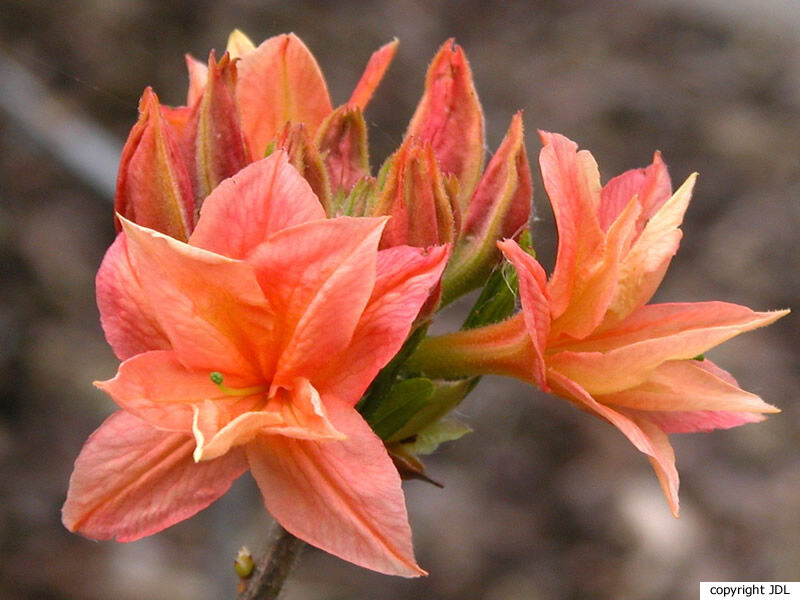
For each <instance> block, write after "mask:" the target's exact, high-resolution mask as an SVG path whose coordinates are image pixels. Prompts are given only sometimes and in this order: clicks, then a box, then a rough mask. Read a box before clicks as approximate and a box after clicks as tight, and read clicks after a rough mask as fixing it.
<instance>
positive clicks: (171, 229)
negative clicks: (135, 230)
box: [114, 88, 194, 241]
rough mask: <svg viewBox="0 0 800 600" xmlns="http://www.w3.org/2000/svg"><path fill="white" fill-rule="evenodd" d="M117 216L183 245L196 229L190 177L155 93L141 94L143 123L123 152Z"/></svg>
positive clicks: (134, 127)
mask: <svg viewBox="0 0 800 600" xmlns="http://www.w3.org/2000/svg"><path fill="white" fill-rule="evenodd" d="M114 210H115V211H116V213H117V214H119V215H122V216H123V217H125V218H126V219H128V220H130V221H133V222H135V223H137V224H138V225H142V226H144V227H149V228H151V229H155V230H156V231H160V232H161V233H164V234H166V235H169V236H172V237H174V238H176V239H179V240H181V241H186V240H187V239H189V234H190V233H191V231H192V229H193V228H194V197H193V194H192V184H191V179H190V177H189V171H188V169H187V166H186V164H185V162H184V160H183V156H182V154H181V150H180V147H179V144H178V140H177V137H176V135H175V132H174V131H173V130H172V128H171V127H170V125H169V123H168V121H167V118H166V117H165V115H164V113H163V112H162V108H161V106H160V105H159V102H158V97H157V96H156V94H155V92H153V90H152V89H151V88H147V89H146V90H145V91H144V94H142V98H141V100H140V101H139V120H138V122H137V123H136V125H134V126H133V128H132V129H131V132H130V134H129V135H128V140H127V142H125V147H124V148H123V149H122V157H121V158H120V165H119V174H118V175H117V192H116V196H115V198H114ZM119 229H120V225H119V222H117V230H118V231H119Z"/></svg>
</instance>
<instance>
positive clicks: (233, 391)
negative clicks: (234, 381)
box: [209, 371, 269, 396]
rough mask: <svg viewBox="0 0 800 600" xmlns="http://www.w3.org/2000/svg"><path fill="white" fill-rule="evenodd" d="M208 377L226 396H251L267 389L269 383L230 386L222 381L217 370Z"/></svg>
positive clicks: (220, 374) (222, 378)
mask: <svg viewBox="0 0 800 600" xmlns="http://www.w3.org/2000/svg"><path fill="white" fill-rule="evenodd" d="M209 377H210V379H211V381H212V383H213V384H214V385H216V386H217V387H218V388H219V390H220V391H221V392H222V393H223V394H225V395H226V396H252V395H253V394H262V393H264V392H268V391H269V385H251V386H250V387H243V388H231V387H228V386H227V385H225V384H224V383H223V381H224V380H225V378H224V377H223V376H222V373H220V372H219V371H212V372H211V373H210V374H209Z"/></svg>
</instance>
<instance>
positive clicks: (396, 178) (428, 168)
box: [373, 138, 460, 248]
mask: <svg viewBox="0 0 800 600" xmlns="http://www.w3.org/2000/svg"><path fill="white" fill-rule="evenodd" d="M452 190H453V188H452V185H448V181H447V178H446V177H445V176H444V175H443V174H442V172H441V170H440V168H439V163H438V161H437V160H436V156H435V155H434V149H433V146H432V145H431V144H430V143H428V142H422V141H420V140H416V139H414V138H410V139H407V140H406V141H405V142H404V143H403V145H402V146H400V148H399V149H398V150H397V152H395V154H394V155H392V157H390V158H389V161H388V168H386V170H385V176H384V180H383V182H382V186H381V190H380V196H379V198H378V203H377V206H376V207H375V210H374V213H373V214H374V215H375V216H378V215H389V216H391V217H392V218H391V219H390V220H389V222H388V223H387V224H386V228H385V229H384V230H383V237H382V238H381V247H382V248H390V247H392V246H399V245H403V244H405V245H409V246H417V247H419V248H426V247H428V246H433V245H440V244H449V243H452V242H454V241H455V237H456V232H457V231H458V227H459V224H460V212H459V209H458V204H457V202H456V200H455V196H454V195H453V194H452V193H451V192H452Z"/></svg>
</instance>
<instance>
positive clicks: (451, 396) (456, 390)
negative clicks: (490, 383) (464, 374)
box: [383, 377, 477, 443]
mask: <svg viewBox="0 0 800 600" xmlns="http://www.w3.org/2000/svg"><path fill="white" fill-rule="evenodd" d="M406 381H427V382H429V383H430V385H431V393H430V394H429V396H428V398H427V401H426V402H425V403H424V404H421V405H420V407H419V409H418V410H417V411H415V412H414V413H413V414H411V415H410V417H409V418H407V419H406V420H405V421H404V422H403V423H402V424H401V426H400V427H397V428H395V430H394V431H393V432H392V433H391V434H390V435H389V437H387V438H383V439H386V441H387V442H389V443H392V442H402V441H403V440H407V439H411V438H414V437H415V436H418V435H419V434H420V433H421V432H422V431H424V430H425V429H426V428H428V427H430V426H431V425H434V424H436V423H437V422H439V421H440V420H441V419H442V417H444V416H445V415H446V414H447V413H449V412H450V411H451V410H453V409H454V408H455V407H456V406H458V405H459V404H460V403H461V401H462V400H463V399H464V398H465V397H466V395H467V394H469V393H470V392H471V391H472V390H473V388H474V387H475V385H476V384H477V377H472V378H470V379H462V380H460V381H439V382H436V383H434V382H432V381H431V380H430V379H427V378H423V377H419V378H416V379H407V380H406ZM401 383H405V381H404V382H401ZM396 387H399V385H398V386H396Z"/></svg>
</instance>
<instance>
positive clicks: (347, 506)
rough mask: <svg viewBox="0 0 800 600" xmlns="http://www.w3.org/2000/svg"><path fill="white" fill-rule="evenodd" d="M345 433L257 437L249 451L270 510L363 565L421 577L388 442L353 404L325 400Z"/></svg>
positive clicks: (300, 533)
mask: <svg viewBox="0 0 800 600" xmlns="http://www.w3.org/2000/svg"><path fill="white" fill-rule="evenodd" d="M326 406H327V409H328V414H329V416H330V418H331V421H332V422H333V423H334V425H335V426H336V427H337V429H339V430H340V431H342V432H344V433H345V434H346V435H347V439H346V440H343V441H331V442H318V441H309V440H298V439H292V438H287V437H284V436H259V437H258V438H256V440H254V441H253V442H251V443H250V444H248V446H247V456H248V460H249V462H250V468H251V469H252V473H253V477H255V479H256V482H258V486H259V488H261V493H262V494H263V495H264V503H265V505H266V507H267V510H269V512H270V513H271V514H272V516H274V517H275V519H276V520H277V521H278V522H279V523H280V524H281V525H282V526H283V527H284V528H286V530H287V531H289V532H290V533H292V534H293V535H295V536H297V537H299V538H300V539H302V540H305V541H307V542H308V543H310V544H313V545H314V546H317V547H318V548H321V549H323V550H325V551H326V552H330V553H331V554H334V555H336V556H339V557H341V558H343V559H345V560H348V561H350V562H353V563H355V564H357V565H360V566H362V567H366V568H368V569H373V570H375V571H379V572H381V573H387V574H390V575H403V576H406V577H415V576H419V575H424V574H425V572H424V571H423V570H422V569H420V568H419V566H417V564H416V562H415V560H414V554H413V549H412V546H411V531H410V528H409V526H408V516H407V514H406V509H405V504H404V500H403V491H402V489H401V487H400V477H399V475H398V474H397V470H396V469H395V467H394V465H393V464H392V461H391V459H390V458H389V455H388V454H387V453H386V449H385V448H384V446H383V442H381V440H380V439H379V438H378V437H377V436H376V435H375V434H374V433H373V432H372V430H371V429H370V428H369V426H368V425H367V424H366V422H364V420H363V419H362V418H361V416H360V415H359V414H358V413H357V412H356V411H355V409H353V408H351V407H349V406H346V405H344V404H343V403H340V402H338V401H334V400H330V401H327V400H326Z"/></svg>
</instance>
